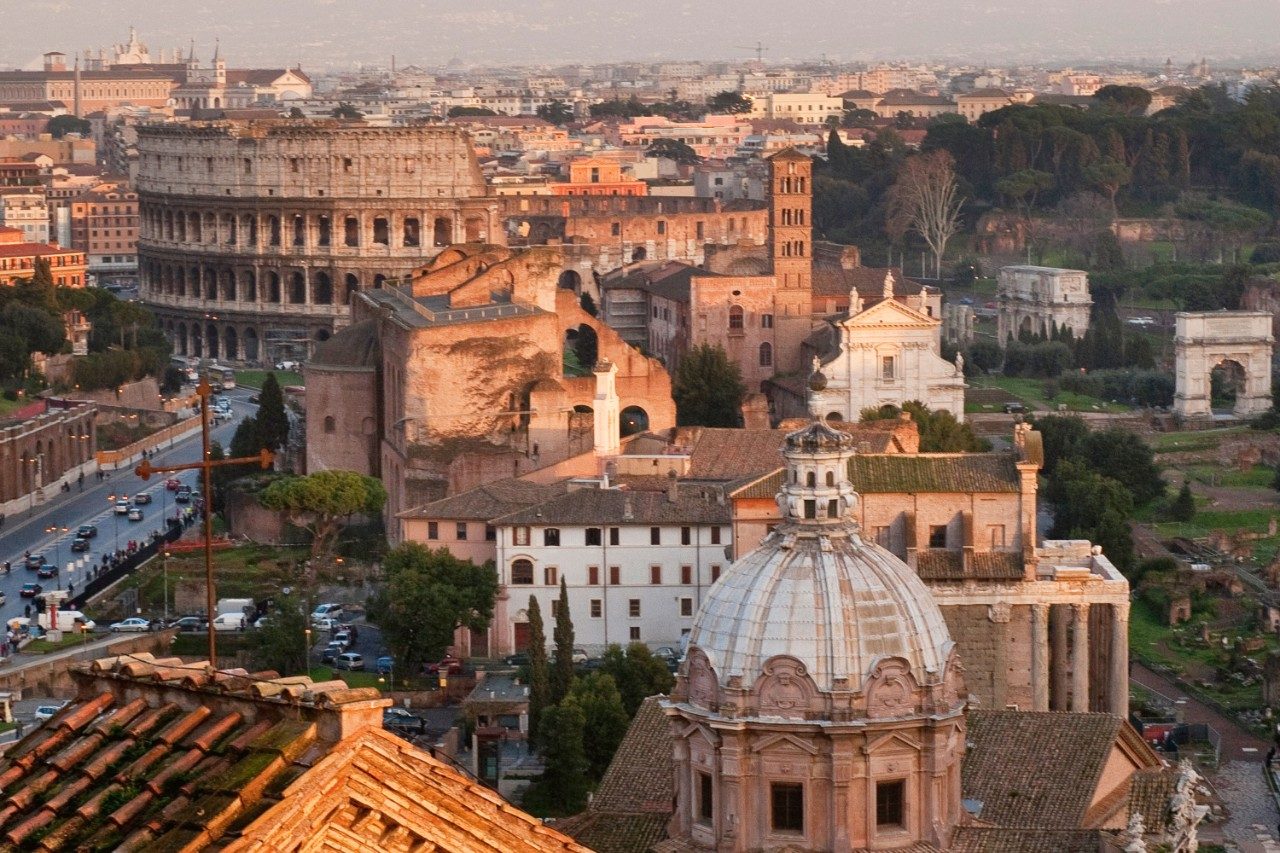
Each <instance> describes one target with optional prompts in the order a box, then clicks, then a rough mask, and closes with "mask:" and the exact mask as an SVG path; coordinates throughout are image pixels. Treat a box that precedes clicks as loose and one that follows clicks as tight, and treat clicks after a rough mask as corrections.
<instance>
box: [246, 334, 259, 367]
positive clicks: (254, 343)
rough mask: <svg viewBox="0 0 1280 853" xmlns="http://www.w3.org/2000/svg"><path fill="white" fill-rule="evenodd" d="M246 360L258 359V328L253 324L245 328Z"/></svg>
mask: <svg viewBox="0 0 1280 853" xmlns="http://www.w3.org/2000/svg"><path fill="white" fill-rule="evenodd" d="M244 360H245V361H257V360H258V330H257V329H255V328H253V327H252V326H250V327H249V328H247V329H245V330H244Z"/></svg>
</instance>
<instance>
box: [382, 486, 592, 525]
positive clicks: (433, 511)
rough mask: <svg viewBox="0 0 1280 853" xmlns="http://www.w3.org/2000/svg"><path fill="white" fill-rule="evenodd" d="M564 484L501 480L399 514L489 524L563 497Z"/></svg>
mask: <svg viewBox="0 0 1280 853" xmlns="http://www.w3.org/2000/svg"><path fill="white" fill-rule="evenodd" d="M567 489H568V487H567V486H566V485H565V484H564V483H563V482H561V483H549V484H543V483H530V482H528V481H526V480H498V481H497V482H495V483H486V484H485V485H483V486H477V487H476V488H474V489H468V490H467V491H465V492H462V493H460V494H457V495H453V496H451V497H447V498H444V499H442V500H438V501H434V502H432V503H429V504H425V505H423V506H420V507H415V508H414V509H408V510H405V511H404V512H402V513H400V514H399V515H398V516H397V517H398V518H462V519H469V520H470V519H474V520H476V521H489V520H491V519H494V518H497V517H499V516H502V515H507V514H508V513H512V512H516V511H517V510H521V509H524V508H525V507H530V506H534V505H535V504H539V503H541V502H543V501H545V500H550V499H551V498H554V497H558V496H559V495H563V494H564V493H565V492H566V491H567Z"/></svg>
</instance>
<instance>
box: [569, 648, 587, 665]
mask: <svg viewBox="0 0 1280 853" xmlns="http://www.w3.org/2000/svg"><path fill="white" fill-rule="evenodd" d="M571 660H572V661H573V662H574V663H586V662H587V652H586V650H585V649H574V650H573V656H572V658H571Z"/></svg>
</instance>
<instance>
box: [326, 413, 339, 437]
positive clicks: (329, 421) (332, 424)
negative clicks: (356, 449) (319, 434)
mask: <svg viewBox="0 0 1280 853" xmlns="http://www.w3.org/2000/svg"><path fill="white" fill-rule="evenodd" d="M324 431H325V433H326V434H330V435H332V434H333V433H335V432H337V431H338V422H337V421H335V420H334V419H333V415H325V419H324Z"/></svg>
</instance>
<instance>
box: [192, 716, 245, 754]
mask: <svg viewBox="0 0 1280 853" xmlns="http://www.w3.org/2000/svg"><path fill="white" fill-rule="evenodd" d="M243 721H244V717H242V716H241V715H240V714H239V713H237V712H235V711H232V712H231V713H230V714H227V715H225V716H224V717H222V718H221V719H217V720H214V721H212V722H211V723H210V724H208V725H206V726H205V727H204V728H203V729H201V730H200V731H199V732H192V733H191V734H190V735H189V736H188V737H187V739H186V740H185V741H184V742H183V745H184V746H194V747H195V748H196V749H199V750H201V751H202V752H208V751H209V750H211V749H213V745H214V744H215V743H217V742H218V741H219V740H221V739H222V738H223V737H225V736H226V735H227V734H229V733H230V732H232V731H234V730H235V729H236V727H238V726H239V725H240V724H241V723H242V722H243Z"/></svg>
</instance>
